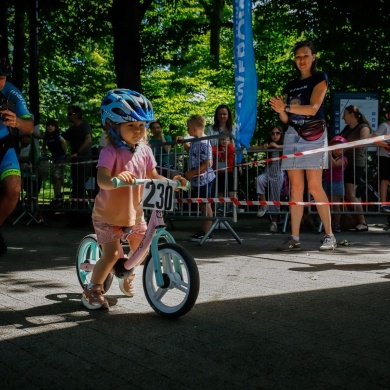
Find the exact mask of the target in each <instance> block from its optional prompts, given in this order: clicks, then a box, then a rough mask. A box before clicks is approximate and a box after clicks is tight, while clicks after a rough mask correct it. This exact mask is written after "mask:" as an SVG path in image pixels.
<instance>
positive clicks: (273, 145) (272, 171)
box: [251, 125, 284, 233]
mask: <svg viewBox="0 0 390 390" xmlns="http://www.w3.org/2000/svg"><path fill="white" fill-rule="evenodd" d="M283 140H284V131H283V128H282V126H280V125H276V126H275V127H274V128H273V129H272V130H271V133H270V135H269V137H268V141H267V143H265V144H264V145H263V146H262V147H251V149H260V150H267V149H273V151H272V152H270V153H268V155H267V158H275V157H279V156H280V152H281V150H282V149H283ZM278 149H279V150H278ZM283 182H284V172H283V171H282V170H281V160H277V161H270V162H268V163H267V166H266V168H265V170H264V172H263V173H262V174H261V175H259V176H257V179H256V192H257V195H258V196H259V200H266V196H265V193H266V188H267V187H268V189H269V195H270V197H271V200H273V201H279V200H280V193H281V191H282V187H283ZM267 210H268V206H260V208H259V211H258V213H257V216H258V217H259V218H261V217H262V216H263V215H264V214H265V213H266V211H267ZM269 210H270V213H271V223H270V227H269V229H270V232H271V233H276V232H277V231H278V225H277V220H278V213H279V211H280V206H274V205H272V206H270V207H269Z"/></svg>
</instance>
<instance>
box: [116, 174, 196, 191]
mask: <svg viewBox="0 0 390 390" xmlns="http://www.w3.org/2000/svg"><path fill="white" fill-rule="evenodd" d="M149 182H150V183H151V182H153V183H169V185H171V186H172V187H173V188H177V189H181V190H184V191H188V190H189V189H190V188H191V183H190V182H189V181H187V182H186V185H185V186H184V187H183V186H182V185H181V181H180V180H170V179H134V181H133V182H132V183H127V182H126V181H123V180H121V179H119V178H118V177H113V178H112V183H113V185H114V188H118V187H125V186H138V185H145V184H146V183H149Z"/></svg>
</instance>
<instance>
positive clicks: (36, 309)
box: [0, 217, 390, 390]
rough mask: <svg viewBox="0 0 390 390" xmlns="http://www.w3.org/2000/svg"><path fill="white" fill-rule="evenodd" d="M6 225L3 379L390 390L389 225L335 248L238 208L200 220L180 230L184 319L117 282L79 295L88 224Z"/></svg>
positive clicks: (105, 385)
mask: <svg viewBox="0 0 390 390" xmlns="http://www.w3.org/2000/svg"><path fill="white" fill-rule="evenodd" d="M65 222H66V221H63V220H62V219H58V218H56V219H54V218H52V219H51V221H50V225H49V224H47V223H44V224H41V225H37V224H35V223H32V224H31V225H30V226H26V225H25V221H23V220H22V221H20V222H19V223H18V224H17V225H15V226H12V225H11V224H6V225H5V226H4V227H3V229H2V232H3V235H4V236H5V238H6V240H7V242H8V245H9V251H8V253H7V254H6V255H5V256H2V257H0V389H2V390H9V389H23V390H38V389H42V390H43V389H45V390H46V389H66V390H73V389H83V390H84V389H123V390H125V389H126V390H128V389H148V390H149V389H156V390H157V389H159V390H162V389H227V390H230V389H300V390H301V389H315V390H317V389H353V390H355V389H362V390H371V389H372V390H377V389H378V390H379V389H390V332H389V326H390V325H389V324H390V246H389V244H390V232H389V231H386V230H384V227H385V225H382V223H385V218H384V217H376V218H375V219H374V218H373V217H372V218H370V217H369V218H368V222H369V223H370V230H369V231H368V232H364V233H349V232H342V233H340V234H338V235H337V239H338V241H343V240H347V242H348V244H349V245H348V246H339V247H338V248H337V249H336V250H335V251H334V252H332V253H322V252H319V251H318V247H319V245H320V239H321V236H320V235H318V234H317V233H316V232H313V231H305V232H303V233H302V236H301V243H302V245H303V247H304V250H303V251H301V252H294V253H282V252H277V251H275V248H276V247H277V246H278V244H280V243H281V242H282V241H283V240H284V238H285V237H286V235H283V234H270V233H268V232H267V221H266V219H264V218H263V219H255V218H245V219H244V218H241V219H240V220H239V222H238V223H237V224H234V225H233V227H234V229H235V230H236V231H237V233H238V234H239V235H240V237H241V238H242V239H243V242H242V244H239V243H237V241H236V240H235V239H234V238H233V237H232V236H231V234H230V233H229V232H227V231H226V230H218V231H215V232H214V233H213V242H212V243H205V244H204V245H202V246H200V245H198V244H197V243H192V242H189V241H188V239H187V237H188V236H189V235H190V234H193V233H194V231H196V227H197V226H198V225H199V223H197V222H196V221H195V222H188V221H187V222H185V221H180V222H179V221H177V222H174V224H173V226H171V227H170V229H169V230H170V231H171V233H172V234H173V235H174V236H175V238H176V240H177V242H178V243H179V244H181V245H183V246H185V247H186V248H187V249H188V250H189V251H190V252H191V253H192V254H193V256H194V257H195V259H196V261H197V264H198V267H199V272H200V278H201V289H200V294H199V298H198V301H197V304H196V305H195V307H194V308H193V309H192V311H191V312H189V313H188V314H187V315H185V316H184V317H182V318H181V319H178V320H167V319H164V318H162V317H160V316H159V315H157V314H155V313H154V312H153V310H152V309H151V308H150V306H149V305H148V303H147V301H146V298H145V296H144V295H143V289H142V285H141V277H140V275H141V271H142V270H139V271H138V276H137V277H136V289H137V294H136V296H135V297H134V298H127V297H124V296H123V295H122V294H121V293H120V290H119V288H118V286H117V284H114V285H113V286H112V287H111V289H110V291H109V292H108V294H107V298H108V300H109V302H110V310H109V311H93V312H91V311H88V310H87V309H85V308H84V307H83V306H82V305H81V303H80V296H81V294H80V293H81V288H80V286H79V284H78V281H77V277H76V272H75V254H76V250H77V247H78V243H79V241H80V240H81V238H82V237H83V236H84V235H86V234H89V233H91V232H92V228H91V227H90V226H89V225H88V226H79V227H72V228H70V227H67V226H66V225H65Z"/></svg>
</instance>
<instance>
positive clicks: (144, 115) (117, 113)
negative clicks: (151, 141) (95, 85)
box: [100, 89, 154, 125]
mask: <svg viewBox="0 0 390 390" xmlns="http://www.w3.org/2000/svg"><path fill="white" fill-rule="evenodd" d="M100 113H101V117H102V124H103V125H105V124H106V121H107V120H110V121H111V122H113V123H125V122H136V121H142V122H150V121H152V120H154V113H153V107H152V104H151V103H150V101H149V100H148V99H147V98H146V97H145V96H144V95H142V94H140V93H139V92H136V91H132V90H130V89H112V90H110V91H108V92H107V94H106V96H105V97H104V98H103V101H102V104H101V106H100Z"/></svg>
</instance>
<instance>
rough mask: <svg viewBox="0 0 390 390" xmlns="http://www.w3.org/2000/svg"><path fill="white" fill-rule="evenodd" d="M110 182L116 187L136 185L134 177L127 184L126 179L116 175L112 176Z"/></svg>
mask: <svg viewBox="0 0 390 390" xmlns="http://www.w3.org/2000/svg"><path fill="white" fill-rule="evenodd" d="M112 184H113V185H114V188H118V187H126V186H136V185H137V180H136V179H134V181H133V182H132V183H131V184H129V183H127V182H126V181H123V180H121V179H119V178H117V177H113V178H112Z"/></svg>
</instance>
